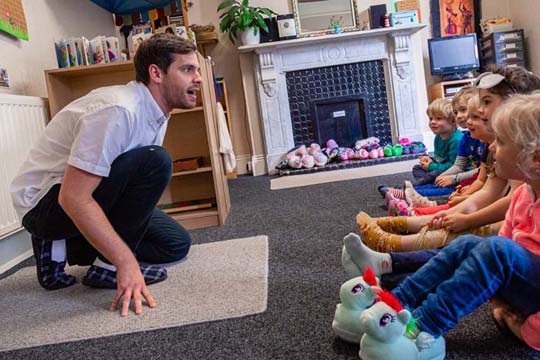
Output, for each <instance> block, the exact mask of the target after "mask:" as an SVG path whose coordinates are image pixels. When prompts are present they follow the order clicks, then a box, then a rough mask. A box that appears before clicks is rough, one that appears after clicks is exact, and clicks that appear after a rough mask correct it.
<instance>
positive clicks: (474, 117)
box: [386, 95, 494, 216]
mask: <svg viewBox="0 0 540 360" xmlns="http://www.w3.org/2000/svg"><path fill="white" fill-rule="evenodd" d="M479 107H480V99H479V97H478V95H475V96H473V97H472V98H470V99H469V102H468V112H467V113H468V114H470V116H468V119H467V127H469V126H471V129H472V130H473V131H472V132H470V133H471V134H472V135H464V136H463V138H462V139H461V141H460V145H461V143H462V142H463V140H464V139H467V138H468V139H471V141H467V142H468V143H469V145H468V147H469V149H474V150H473V151H471V152H474V153H475V154H476V155H478V154H482V156H481V158H480V159H479V160H480V164H479V166H478V165H477V169H475V171H477V174H479V175H478V176H477V177H476V178H475V179H474V181H473V182H472V184H473V185H469V186H460V187H459V188H458V189H456V190H455V191H454V192H453V193H452V194H450V197H449V198H448V203H447V204H443V205H437V203H436V202H435V201H432V200H430V199H429V198H427V197H425V196H422V195H421V194H420V192H419V191H421V189H424V188H425V187H426V186H429V185H424V186H420V187H416V188H414V187H413V186H412V184H410V183H409V182H408V181H405V182H404V184H405V185H404V189H403V191H402V193H403V194H402V196H404V198H405V200H400V199H397V198H396V196H395V195H394V193H395V192H396V190H390V191H389V192H388V194H387V196H386V197H387V199H391V200H390V201H387V206H388V213H389V214H390V215H401V216H419V215H429V214H435V213H437V212H438V211H441V210H447V209H449V208H450V207H451V206H455V205H457V204H458V203H460V202H461V201H463V200H465V199H466V198H467V197H468V196H469V195H470V194H473V193H474V192H475V191H477V190H479V189H481V188H482V185H483V184H484V183H485V180H486V176H487V174H486V170H485V169H486V163H485V161H486V159H483V153H484V147H485V145H484V144H489V143H490V142H491V141H492V140H493V136H494V135H493V132H492V131H491V129H487V128H486V126H485V124H486V122H484V121H482V119H481V116H480V114H479V112H478V109H479ZM467 133H469V131H468V132H467ZM486 154H487V152H486ZM458 158H459V156H458ZM457 161H458V160H457V159H456V162H457ZM473 161H474V162H476V161H477V160H476V156H474V157H473ZM454 166H455V165H454ZM478 169H480V171H478ZM458 175H460V174H458ZM419 188H420V189H419ZM398 195H399V194H398ZM394 199H396V200H394ZM392 200H394V201H392ZM395 207H398V208H400V209H405V210H401V212H400V213H399V214H396V211H395V210H394V208H395Z"/></svg>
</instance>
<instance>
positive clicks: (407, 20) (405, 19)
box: [390, 10, 419, 26]
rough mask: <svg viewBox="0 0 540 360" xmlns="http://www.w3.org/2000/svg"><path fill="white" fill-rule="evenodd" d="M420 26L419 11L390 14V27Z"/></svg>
mask: <svg viewBox="0 0 540 360" xmlns="http://www.w3.org/2000/svg"><path fill="white" fill-rule="evenodd" d="M414 24H419V22H418V11H416V10H409V11H400V12H395V13H391V14H390V26H406V25H414Z"/></svg>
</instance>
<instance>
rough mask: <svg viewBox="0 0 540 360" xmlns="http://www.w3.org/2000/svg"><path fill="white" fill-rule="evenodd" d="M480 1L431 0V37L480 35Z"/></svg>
mask: <svg viewBox="0 0 540 360" xmlns="http://www.w3.org/2000/svg"><path fill="white" fill-rule="evenodd" d="M480 18H481V14H480V0H431V21H432V24H431V25H432V31H433V37H445V36H455V35H463V34H469V33H473V32H476V33H478V34H479V33H480V28H479V21H478V19H480Z"/></svg>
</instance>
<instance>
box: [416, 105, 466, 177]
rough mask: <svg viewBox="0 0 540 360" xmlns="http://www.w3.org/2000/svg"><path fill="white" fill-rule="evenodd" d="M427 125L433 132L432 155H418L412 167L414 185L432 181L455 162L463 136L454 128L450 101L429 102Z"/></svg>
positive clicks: (454, 123)
mask: <svg viewBox="0 0 540 360" xmlns="http://www.w3.org/2000/svg"><path fill="white" fill-rule="evenodd" d="M426 113H427V115H428V116H429V127H430V129H431V131H432V132H433V133H434V134H435V141H434V146H435V151H434V155H433V157H429V156H425V155H424V156H420V157H419V158H418V160H419V164H416V165H415V166H414V167H413V170H412V173H413V176H414V179H415V180H414V185H424V184H429V183H432V182H433V181H434V180H435V178H436V177H437V176H439V175H440V174H441V173H442V172H444V171H445V170H447V169H449V168H450V167H451V166H452V165H453V164H454V162H455V160H456V156H457V148H458V144H459V140H460V139H461V137H462V136H463V134H462V133H461V131H459V130H457V129H456V122H455V114H454V109H453V108H452V103H451V102H450V101H449V100H446V99H437V100H434V101H433V102H432V103H431V104H429V106H428V108H427V111H426Z"/></svg>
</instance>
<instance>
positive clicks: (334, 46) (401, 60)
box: [238, 25, 426, 175]
mask: <svg viewBox="0 0 540 360" xmlns="http://www.w3.org/2000/svg"><path fill="white" fill-rule="evenodd" d="M425 27H426V25H413V26H403V27H391V28H383V29H376V30H368V31H356V32H347V33H342V34H331V35H323V36H318V37H307V38H299V39H294V40H287V41H277V42H270V43H264V44H258V45H251V46H241V47H239V48H238V51H239V52H240V53H244V54H245V53H250V52H252V53H254V54H255V66H254V71H255V74H254V75H255V81H256V87H257V95H258V105H259V111H260V119H261V123H262V133H263V137H264V144H265V149H264V150H265V154H264V158H265V163H266V168H267V171H268V173H270V174H274V173H275V166H276V165H277V164H278V163H279V162H280V160H281V157H282V156H283V155H284V154H285V153H286V152H287V151H288V150H290V149H291V148H292V147H294V145H295V144H294V140H293V129H292V124H291V115H290V107H289V99H288V93H287V85H286V73H287V72H290V71H295V70H302V69H312V68H319V67H327V66H333V65H342V64H351V63H357V62H364V61H371V60H382V61H383V63H384V67H385V82H386V89H387V95H388V101H389V104H388V108H389V113H390V118H391V126H392V136H393V138H394V139H395V140H397V138H398V137H407V138H409V139H415V140H423V137H422V130H421V121H422V120H421V119H423V118H424V117H423V116H422V114H423V111H424V109H419V107H418V101H417V97H418V89H419V87H424V88H425V84H423V83H422V84H418V83H417V77H416V74H415V72H416V71H415V64H414V61H415V59H416V58H421V55H420V57H417V56H416V55H417V54H418V53H420V54H421V52H422V49H421V48H419V46H414V43H413V42H412V41H411V36H412V35H413V34H415V33H416V32H418V31H420V30H422V29H423V28H425ZM254 173H255V171H254ZM255 175H257V174H255Z"/></svg>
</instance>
